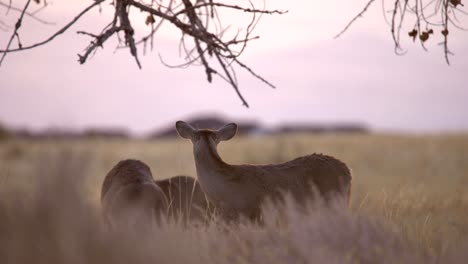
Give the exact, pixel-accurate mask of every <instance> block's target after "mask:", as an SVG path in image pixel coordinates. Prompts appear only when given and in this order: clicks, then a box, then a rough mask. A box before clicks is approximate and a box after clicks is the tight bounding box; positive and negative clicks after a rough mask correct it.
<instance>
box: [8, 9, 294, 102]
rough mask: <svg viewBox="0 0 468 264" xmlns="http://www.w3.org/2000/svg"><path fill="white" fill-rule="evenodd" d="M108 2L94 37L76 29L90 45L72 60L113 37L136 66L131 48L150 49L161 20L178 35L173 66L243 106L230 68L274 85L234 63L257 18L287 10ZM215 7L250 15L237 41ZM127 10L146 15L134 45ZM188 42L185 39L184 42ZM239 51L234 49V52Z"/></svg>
mask: <svg viewBox="0 0 468 264" xmlns="http://www.w3.org/2000/svg"><path fill="white" fill-rule="evenodd" d="M105 1H106V0H94V3H93V4H91V5H90V6H88V7H87V8H85V9H84V10H83V11H82V12H80V13H79V14H78V15H77V16H76V17H75V18H74V19H73V20H72V21H71V22H69V23H68V24H67V25H65V26H64V27H63V28H62V29H60V30H59V31H58V32H57V33H55V34H53V35H52V36H51V37H49V38H47V39H46V40H44V41H42V42H39V43H36V44H33V45H29V46H25V47H22V46H20V47H19V48H16V49H10V46H8V47H7V48H6V49H5V50H0V53H3V55H4V56H5V54H7V53H10V52H16V51H22V50H27V49H32V48H35V47H38V46H41V45H44V44H46V43H48V42H50V41H52V40H53V39H54V38H55V37H57V36H58V35H60V34H62V33H64V32H65V31H67V30H68V29H69V28H70V27H71V26H72V25H74V24H75V23H76V22H77V21H78V20H79V19H81V17H82V16H83V15H84V14H85V13H87V12H88V11H89V10H91V9H92V8H93V7H95V6H100V4H101V3H103V2H105ZM111 2H112V5H111V6H112V8H113V9H114V16H113V19H112V21H111V22H110V23H109V24H108V25H107V26H106V27H104V28H103V29H102V30H101V31H100V33H91V32H88V31H83V30H81V31H77V33H78V34H80V35H85V36H87V37H91V41H90V44H89V45H88V46H87V47H86V48H85V49H84V52H83V53H82V54H78V57H79V59H78V61H79V62H80V63H81V64H84V63H86V61H87V60H88V59H89V57H90V56H92V55H93V54H95V53H96V52H97V50H98V48H99V47H103V46H104V44H105V42H106V41H108V40H109V39H110V38H111V37H112V36H114V35H115V36H116V38H117V41H118V45H117V49H121V48H128V49H129V51H130V55H131V56H132V57H133V58H134V59H135V61H136V63H137V65H138V67H139V68H141V63H140V60H139V57H138V50H137V47H138V45H139V44H143V45H144V46H143V47H144V51H146V43H147V41H148V40H150V41H151V42H150V44H151V48H153V37H154V34H155V32H156V31H157V30H158V29H159V27H160V26H161V24H162V22H164V21H167V22H169V23H170V24H171V25H173V26H175V28H176V29H178V30H179V31H180V34H181V40H180V48H181V49H180V51H182V52H183V54H181V55H182V57H184V60H185V62H184V63H182V64H179V65H178V66H179V67H187V66H188V65H195V64H199V65H201V66H202V67H203V68H204V70H205V75H206V78H207V80H208V82H212V80H213V74H216V75H217V76H219V77H220V78H221V79H223V80H225V81H227V82H228V83H229V84H230V85H231V86H232V87H233V88H234V90H235V92H236V94H237V96H238V97H239V99H240V100H241V101H242V104H243V105H244V106H246V107H248V103H247V101H246V100H245V98H244V97H243V96H242V94H241V93H240V91H239V87H238V83H237V79H236V78H237V77H236V72H235V67H240V68H241V69H245V70H246V71H247V72H249V73H250V74H251V75H252V76H254V77H255V78H257V79H259V80H261V81H262V82H264V83H265V84H267V85H269V86H271V87H273V88H274V85H272V84H271V83H270V82H268V81H267V80H266V79H265V78H263V77H261V76H260V75H259V74H257V73H255V72H254V71H253V70H252V69H251V68H250V67H248V66H247V65H246V64H244V63H242V62H241V61H240V60H239V56H240V55H241V54H242V52H243V51H244V49H245V48H246V47H247V43H248V42H249V41H251V40H255V39H258V36H251V33H252V31H253V30H254V28H255V26H256V24H257V23H258V21H259V19H260V17H261V16H262V14H284V13H286V12H287V11H279V10H266V9H265V8H263V9H256V8H255V7H254V5H253V4H252V3H250V4H251V5H250V7H242V6H240V5H229V4H224V3H219V2H215V1H213V0H170V2H169V3H168V4H167V6H163V5H162V4H161V2H159V1H151V3H150V4H147V3H145V2H143V1H138V0H111ZM249 2H250V1H249ZM217 8H223V9H231V10H234V11H238V12H244V13H247V14H250V15H252V20H251V22H250V24H248V26H247V27H246V28H245V29H243V31H242V36H243V38H239V35H240V33H241V31H240V30H239V31H238V32H237V34H235V36H234V37H233V38H230V39H228V38H227V37H225V35H224V33H225V32H226V31H227V29H228V28H229V27H225V28H224V27H223V26H222V25H221V21H220V19H219V16H218V13H217V10H216V9H217ZM26 9H27V8H25V9H23V11H24V12H26ZM132 10H138V11H140V12H145V13H147V14H148V16H147V18H146V21H145V22H146V24H147V25H148V26H150V27H151V32H150V33H149V34H146V35H145V36H143V37H142V38H141V39H139V40H138V41H136V40H135V29H134V28H133V26H132V22H134V21H133V20H132V19H133V17H132V16H131V15H130V13H131V12H132ZM257 14H259V15H257ZM156 21H158V24H157V25H156V27H155V26H154V24H155V22H156ZM211 23H213V24H211ZM213 30H214V32H213ZM244 31H245V32H244ZM14 37H16V38H17V40H18V43H19V44H20V41H19V39H20V38H19V35H18V34H16V33H15V34H13V37H12V39H13V38H14ZM189 39H190V41H187V40H189ZM239 47H240V49H238V48H239ZM212 57H214V60H210V58H212ZM160 59H161V62H162V63H163V64H164V65H167V64H166V63H165V62H164V61H163V60H162V58H161V56H160Z"/></svg>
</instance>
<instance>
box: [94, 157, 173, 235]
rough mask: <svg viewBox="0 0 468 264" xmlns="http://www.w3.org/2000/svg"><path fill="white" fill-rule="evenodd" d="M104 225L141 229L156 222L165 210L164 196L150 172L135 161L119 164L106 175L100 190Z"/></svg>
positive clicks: (142, 164) (145, 166) (141, 163)
mask: <svg viewBox="0 0 468 264" xmlns="http://www.w3.org/2000/svg"><path fill="white" fill-rule="evenodd" d="M101 204H102V211H103V217H104V220H105V222H107V223H108V224H110V225H112V226H113V225H118V224H120V223H125V224H134V225H141V224H145V223H151V220H152V219H156V220H158V219H160V217H161V215H162V214H163V213H165V212H166V210H167V201H166V197H165V195H164V192H163V191H162V190H161V188H159V187H158V186H157V185H156V184H155V183H154V180H153V176H152V174H151V170H150V168H149V167H148V166H147V165H146V164H145V163H143V162H141V161H138V160H131V159H128V160H122V161H120V162H119V163H117V164H116V165H115V166H114V167H113V168H112V169H111V170H110V171H109V172H108V173H107V175H106V177H105V179H104V182H103V184H102V189H101Z"/></svg>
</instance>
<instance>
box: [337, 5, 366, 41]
mask: <svg viewBox="0 0 468 264" xmlns="http://www.w3.org/2000/svg"><path fill="white" fill-rule="evenodd" d="M374 1H375V0H369V2H367V5H366V6H365V7H364V9H363V10H362V11H361V12H359V14H357V15H356V16H355V17H354V18H353V19H351V21H349V22H348V24H347V25H346V27H344V29H343V30H341V32H340V33H338V34H337V35H336V36H335V37H334V38H335V39H336V38H339V37H340V36H341V35H343V34H344V33H345V32H346V31H347V30H348V28H349V27H351V25H352V24H354V22H355V21H356V20H358V18H360V17H362V15H363V14H364V13H365V12H367V9H368V8H369V7H370V5H371V4H372V3H373V2H374Z"/></svg>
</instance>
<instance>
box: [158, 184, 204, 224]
mask: <svg viewBox="0 0 468 264" xmlns="http://www.w3.org/2000/svg"><path fill="white" fill-rule="evenodd" d="M156 184H157V185H158V186H159V187H160V188H161V189H162V190H163V192H164V194H165V195H166V197H167V199H168V204H169V215H170V216H171V217H172V218H174V219H176V220H178V219H181V220H182V221H183V222H184V223H185V224H186V223H188V222H189V221H190V222H204V221H206V220H208V217H209V216H210V208H209V203H208V200H207V198H206V197H205V193H204V192H203V191H202V189H201V187H200V184H199V183H198V182H197V180H196V179H194V178H192V177H189V176H175V177H172V178H169V179H164V180H158V181H156Z"/></svg>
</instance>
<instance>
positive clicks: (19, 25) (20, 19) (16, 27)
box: [0, 0, 31, 66]
mask: <svg viewBox="0 0 468 264" xmlns="http://www.w3.org/2000/svg"><path fill="white" fill-rule="evenodd" d="M30 3H31V0H28V2H26V5H25V6H24V8H23V11H22V12H21V15H20V17H19V18H18V21H16V24H15V30H14V31H13V34H11V37H10V40H9V41H8V44H7V46H6V51H7V52H4V53H3V55H2V58H1V59H0V66H2V62H3V60H4V59H5V57H6V55H7V53H8V49H10V45H11V43H12V42H13V39H14V38H15V36H18V30H19V29H20V27H21V23H22V22H23V17H24V14H25V13H26V10H27V9H28V6H29V4H30ZM18 39H19V37H18ZM20 48H21V47H20Z"/></svg>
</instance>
